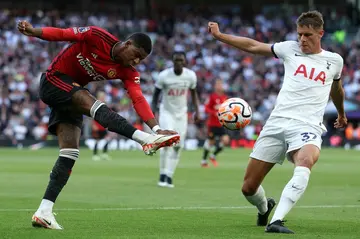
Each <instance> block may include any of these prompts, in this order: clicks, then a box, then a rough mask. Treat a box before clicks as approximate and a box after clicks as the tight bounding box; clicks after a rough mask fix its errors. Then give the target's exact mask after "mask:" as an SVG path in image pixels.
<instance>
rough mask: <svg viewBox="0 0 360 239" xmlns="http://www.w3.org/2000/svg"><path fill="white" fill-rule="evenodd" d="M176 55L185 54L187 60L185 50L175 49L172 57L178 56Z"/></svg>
mask: <svg viewBox="0 0 360 239" xmlns="http://www.w3.org/2000/svg"><path fill="white" fill-rule="evenodd" d="M176 55H183V56H184V57H185V60H186V53H185V51H174V52H173V54H172V58H173V59H174V56H176Z"/></svg>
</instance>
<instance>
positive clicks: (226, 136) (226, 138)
mask: <svg viewBox="0 0 360 239" xmlns="http://www.w3.org/2000/svg"><path fill="white" fill-rule="evenodd" d="M221 142H222V144H223V145H225V146H226V145H229V143H230V137H229V136H228V135H225V136H223V137H222V138H221Z"/></svg>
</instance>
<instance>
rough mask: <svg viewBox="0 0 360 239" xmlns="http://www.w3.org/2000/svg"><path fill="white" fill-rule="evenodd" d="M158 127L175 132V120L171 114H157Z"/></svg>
mask: <svg viewBox="0 0 360 239" xmlns="http://www.w3.org/2000/svg"><path fill="white" fill-rule="evenodd" d="M159 125H160V127H161V128H163V129H168V130H175V127H176V120H175V119H174V117H173V116H172V115H171V113H168V112H164V111H163V112H160V113H159Z"/></svg>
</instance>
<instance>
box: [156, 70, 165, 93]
mask: <svg viewBox="0 0 360 239" xmlns="http://www.w3.org/2000/svg"><path fill="white" fill-rule="evenodd" d="M164 78H165V76H164V72H163V71H162V72H160V74H159V77H158V79H157V80H156V82H155V87H156V88H158V89H161V90H162V89H163V88H164V80H165V79H164Z"/></svg>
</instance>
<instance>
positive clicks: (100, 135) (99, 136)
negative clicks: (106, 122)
mask: <svg viewBox="0 0 360 239" xmlns="http://www.w3.org/2000/svg"><path fill="white" fill-rule="evenodd" d="M107 133H108V132H107V130H98V131H95V132H93V137H94V139H96V140H100V139H104V138H105V137H106V135H107Z"/></svg>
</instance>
